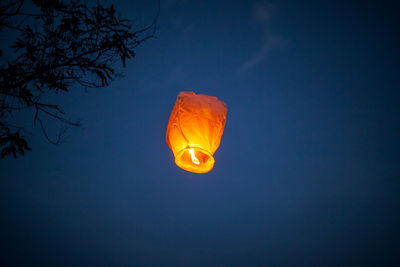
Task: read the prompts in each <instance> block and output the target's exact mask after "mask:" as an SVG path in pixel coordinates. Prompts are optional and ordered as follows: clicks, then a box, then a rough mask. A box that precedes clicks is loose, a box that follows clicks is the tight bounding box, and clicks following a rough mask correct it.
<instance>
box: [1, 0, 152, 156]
mask: <svg viewBox="0 0 400 267" xmlns="http://www.w3.org/2000/svg"><path fill="white" fill-rule="evenodd" d="M32 2H33V5H34V7H35V8H36V9H37V11H36V13H34V14H31V13H26V12H22V10H23V5H24V0H12V1H9V2H6V3H3V4H0V31H1V32H3V33H4V32H16V33H17V34H18V37H17V38H16V40H15V41H14V42H13V43H12V45H10V46H9V50H10V49H12V50H13V55H14V56H13V59H12V60H10V59H7V60H5V57H4V54H5V53H4V49H0V57H1V58H2V64H1V66H0V149H1V153H0V156H1V158H4V157H5V156H7V155H13V156H14V157H16V155H17V154H18V153H19V154H22V155H23V154H24V151H25V150H30V147H29V146H28V143H27V141H26V138H25V137H24V136H23V135H22V133H23V132H24V127H22V126H21V125H18V124H15V123H13V117H14V115H15V113H17V112H19V111H25V110H29V111H30V114H32V118H33V123H34V125H38V126H40V129H41V130H42V132H43V134H44V136H45V138H46V139H47V140H48V141H49V142H50V143H52V144H57V143H59V142H60V140H61V138H62V136H63V134H64V133H65V131H66V129H67V127H68V126H78V125H79V123H78V122H75V121H72V120H70V119H68V118H67V117H66V114H65V113H64V112H63V111H62V110H61V108H60V107H59V106H58V105H57V104H54V103H47V102H46V101H45V100H44V98H46V97H47V96H48V95H49V94H53V93H59V92H68V91H69V90H71V89H72V87H74V86H75V85H80V86H84V87H94V88H98V87H104V86H107V85H108V84H109V83H110V82H111V81H113V80H114V79H115V78H116V77H117V75H118V73H117V72H116V70H115V68H114V67H113V66H114V63H115V62H117V61H120V62H122V65H123V66H124V67H125V62H126V60H127V59H131V58H133V57H134V56H135V50H136V47H138V46H139V45H140V44H142V43H143V42H144V41H146V40H148V39H150V38H153V37H154V35H155V31H156V22H157V21H156V19H157V16H156V17H155V19H154V20H153V22H152V23H151V24H150V25H148V26H146V27H140V28H138V29H137V28H134V27H132V26H131V24H130V21H129V20H126V19H121V18H120V16H119V15H117V12H116V10H115V8H114V6H113V5H111V6H108V7H105V6H103V5H101V4H97V5H93V6H88V5H87V4H86V1H78V0H66V1H61V0H33V1H32ZM32 24H34V25H35V26H36V27H32V26H31V25H32ZM46 116H48V117H51V118H54V119H56V120H58V121H60V122H62V124H63V125H64V126H63V128H62V129H61V131H60V132H59V133H58V135H57V136H55V137H53V138H52V137H50V136H49V134H48V133H47V131H46V127H45V122H44V119H43V118H44V117H46Z"/></svg>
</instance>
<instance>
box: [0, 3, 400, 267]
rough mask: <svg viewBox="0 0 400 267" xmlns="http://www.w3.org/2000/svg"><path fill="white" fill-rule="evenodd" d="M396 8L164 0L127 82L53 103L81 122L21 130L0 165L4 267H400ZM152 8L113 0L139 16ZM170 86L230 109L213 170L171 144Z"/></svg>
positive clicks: (144, 20) (142, 19)
mask: <svg viewBox="0 0 400 267" xmlns="http://www.w3.org/2000/svg"><path fill="white" fill-rule="evenodd" d="M391 2H394V1H386V2H385V1H374V2H370V3H368V1H360V2H358V3H354V2H353V3H349V1H343V2H341V1H304V2H300V1H274V2H251V1H161V4H160V17H159V21H158V26H159V27H158V28H159V29H158V32H157V39H152V40H149V41H148V42H146V43H144V44H143V45H141V46H140V47H139V48H138V49H137V50H136V58H135V59H134V60H132V61H129V63H128V64H127V66H126V68H125V69H123V71H124V76H123V77H120V78H118V79H117V80H116V81H115V82H113V83H112V84H111V85H110V86H109V87H107V88H103V89H88V90H86V91H85V90H84V89H82V88H79V87H75V88H73V90H71V92H70V93H68V94H65V95H61V96H60V95H58V96H56V97H55V99H57V101H58V102H59V103H61V104H62V107H63V108H64V110H65V111H66V112H67V114H68V117H70V118H73V119H80V120H81V122H82V127H79V128H73V129H70V130H69V131H68V133H67V136H66V138H65V141H64V142H63V143H62V144H59V145H57V146H54V145H51V144H49V143H48V142H47V141H46V140H45V138H44V137H43V135H42V134H41V132H40V129H39V128H36V129H35V128H31V129H30V133H26V134H25V136H26V137H27V138H28V140H30V145H31V147H32V149H33V150H32V151H31V152H28V153H26V155H25V156H24V157H19V158H17V159H16V160H15V159H13V158H12V157H10V158H6V159H4V160H1V161H0V176H1V179H0V190H1V191H0V211H1V217H2V219H1V223H0V226H1V227H0V236H1V250H0V251H1V257H0V262H3V263H7V264H8V266H18V265H27V266H38V265H42V266H43V265H48V264H50V265H53V266H77V265H84V266H96V265H106V266H136V265H140V266H141V265H144V266H150V265H162V266H177V265H186V266H188V265H189V266H191V265H194V266H208V265H212V266H215V265H217V266H235V265H237V266H239V265H240V266H255V265H265V266H289V265H290V266H310V265H323V266H326V265H335V266H348V265H358V266H366V265H373V266H386V265H389V266H390V265H392V266H396V265H397V266H399V265H400V230H399V228H400V196H399V194H400V180H399V179H400V164H399V162H400V157H399V150H400V142H399V137H400V109H399V100H400V91H399V89H400V81H399V77H400V52H399V47H400V39H399V28H400V23H399V21H400V20H399V15H398V14H399V10H400V8H399V5H398V4H394V3H391ZM157 6H158V4H157V1H138V2H135V1H132V2H130V1H122V0H121V1H116V2H115V7H116V8H117V9H118V10H119V11H120V12H121V15H122V16H123V17H126V18H130V19H135V18H136V19H138V20H137V23H139V24H140V23H141V24H142V25H146V24H148V23H150V22H151V21H152V18H153V17H154V15H155V14H156V13H157ZM120 70H122V68H121V69H120ZM180 91H194V92H195V93H200V94H206V95H211V96H217V97H218V98H219V99H221V100H223V101H224V102H225V103H226V105H227V107H228V113H227V121H226V127H225V131H224V135H223V136H222V141H221V145H220V147H219V149H218V150H217V152H216V153H215V155H214V157H215V166H214V169H213V170H212V171H211V172H209V173H206V174H194V173H189V172H186V171H184V170H182V169H180V168H178V167H177V166H176V165H175V163H174V157H173V154H172V152H171V150H170V149H169V148H168V146H167V145H166V142H165V133H166V128H167V123H168V119H169V115H170V113H171V110H172V108H173V106H174V103H175V100H176V97H177V95H178V93H179V92H180ZM24 120H25V121H26V122H29V123H31V122H32V121H33V115H32V117H30V116H27V117H25V118H24ZM49 123H50V128H51V129H53V130H54V132H56V130H57V127H59V125H58V124H55V123H54V125H53V122H49Z"/></svg>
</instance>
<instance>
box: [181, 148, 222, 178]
mask: <svg viewBox="0 0 400 267" xmlns="http://www.w3.org/2000/svg"><path fill="white" fill-rule="evenodd" d="M214 162H215V160H214V157H213V156H212V155H211V154H210V153H209V152H208V151H206V150H204V149H201V148H198V147H193V148H190V147H187V148H184V149H182V150H181V151H179V152H178V153H177V154H176V157H175V163H176V165H178V166H179V167H181V168H182V169H184V170H187V171H190V172H196V173H205V172H209V171H211V169H212V168H213V167H214Z"/></svg>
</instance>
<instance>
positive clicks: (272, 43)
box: [238, 2, 285, 73]
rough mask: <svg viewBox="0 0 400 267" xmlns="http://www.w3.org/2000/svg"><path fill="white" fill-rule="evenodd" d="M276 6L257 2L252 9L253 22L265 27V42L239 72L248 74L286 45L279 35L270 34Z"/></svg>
mask: <svg viewBox="0 0 400 267" xmlns="http://www.w3.org/2000/svg"><path fill="white" fill-rule="evenodd" d="M275 8H276V6H275V5H273V4H271V3H268V2H257V3H255V4H254V5H253V7H252V20H253V21H254V22H256V23H258V24H260V25H261V26H262V27H263V31H264V32H263V36H264V38H263V41H262V45H261V47H260V48H259V50H258V51H257V52H256V53H255V54H254V55H252V56H251V57H250V58H248V59H247V60H246V61H245V62H244V63H243V64H242V65H241V66H240V67H239V69H238V71H239V72H241V73H243V72H248V71H250V70H251V69H253V68H254V67H256V66H257V65H258V64H259V63H261V62H262V61H264V60H265V58H266V57H267V55H268V53H269V52H270V51H271V50H274V49H277V48H280V47H282V46H283V45H284V43H285V42H284V40H283V38H282V37H281V36H279V35H272V34H270V31H269V27H270V22H271V15H272V13H273V12H274V10H275Z"/></svg>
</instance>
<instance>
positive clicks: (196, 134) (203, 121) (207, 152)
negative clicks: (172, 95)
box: [167, 92, 227, 173]
mask: <svg viewBox="0 0 400 267" xmlns="http://www.w3.org/2000/svg"><path fill="white" fill-rule="evenodd" d="M226 112H227V108H226V105H225V103H224V102H222V101H221V100H219V99H218V98H216V97H215V96H207V95H200V94H199V95H196V94H195V93H193V92H181V93H179V95H178V98H177V99H176V103H175V106H174V108H173V109H172V113H171V116H170V118H169V122H168V127H167V145H168V146H169V147H170V148H171V150H172V152H173V153H174V156H175V163H176V165H178V166H179V167H180V168H182V169H184V170H186V171H189V172H195V173H205V172H209V171H211V169H212V168H213V167H214V162H215V160H214V157H213V155H214V153H215V151H216V150H217V148H218V146H219V143H220V141H221V137H222V133H223V132H224V127H225V120H226Z"/></svg>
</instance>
